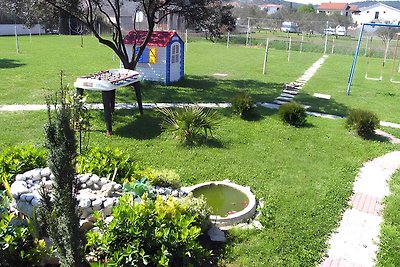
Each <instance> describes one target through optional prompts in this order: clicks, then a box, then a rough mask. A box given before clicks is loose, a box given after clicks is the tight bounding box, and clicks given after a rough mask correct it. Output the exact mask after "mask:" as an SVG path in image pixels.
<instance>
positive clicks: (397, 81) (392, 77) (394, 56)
mask: <svg viewBox="0 0 400 267" xmlns="http://www.w3.org/2000/svg"><path fill="white" fill-rule="evenodd" d="M399 37H400V36H399V34H397V41H396V48H395V50H394V54H393V64H392V71H391V73H390V82H391V83H400V81H399V80H395V79H394V67H395V66H396V59H397V49H398V47H399Z"/></svg>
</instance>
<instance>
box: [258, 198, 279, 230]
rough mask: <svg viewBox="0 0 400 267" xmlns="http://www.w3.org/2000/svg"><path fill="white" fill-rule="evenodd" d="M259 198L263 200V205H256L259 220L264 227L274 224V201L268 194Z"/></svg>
mask: <svg viewBox="0 0 400 267" xmlns="http://www.w3.org/2000/svg"><path fill="white" fill-rule="evenodd" d="M261 200H262V201H263V206H259V207H258V211H259V212H260V218H259V221H260V223H261V224H262V225H263V226H264V227H266V228H270V227H273V226H274V225H275V214H276V201H275V200H274V199H273V198H272V197H271V196H269V195H268V196H267V197H266V198H264V199H261Z"/></svg>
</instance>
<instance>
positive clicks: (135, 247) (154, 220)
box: [87, 194, 210, 266]
mask: <svg viewBox="0 0 400 267" xmlns="http://www.w3.org/2000/svg"><path fill="white" fill-rule="evenodd" d="M112 216H113V220H112V221H111V222H110V223H109V224H105V222H104V220H103V219H102V218H101V215H100V213H96V214H95V217H96V219H97V222H96V227H97V230H92V231H89V232H88V233H87V241H88V243H87V248H88V249H89V251H90V253H91V254H93V255H95V256H96V257H97V258H98V260H102V261H106V262H107V263H112V264H115V265H116V266H201V265H202V262H203V261H204V259H206V258H207V257H208V256H209V255H210V253H209V252H208V251H206V250H205V249H204V248H203V247H202V246H201V245H200V243H199V241H198V237H199V236H200V235H201V229H200V227H198V226H197V223H196V221H197V218H196V217H197V216H196V215H192V214H191V213H190V212H188V208H187V207H186V206H185V205H179V204H178V202H176V201H175V200H173V199H172V198H169V199H168V201H164V200H162V198H161V197H159V196H158V197H157V199H156V200H154V201H153V200H149V199H147V198H146V197H145V196H144V197H143V198H142V201H141V202H139V203H137V202H135V201H134V196H133V195H131V194H125V195H123V196H122V197H120V198H119V203H118V205H117V206H115V207H114V208H113V210H112Z"/></svg>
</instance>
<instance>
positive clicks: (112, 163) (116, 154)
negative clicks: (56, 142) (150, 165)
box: [76, 147, 139, 182]
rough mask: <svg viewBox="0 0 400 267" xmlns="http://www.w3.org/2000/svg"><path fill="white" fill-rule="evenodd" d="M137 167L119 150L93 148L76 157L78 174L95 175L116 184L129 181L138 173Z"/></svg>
mask: <svg viewBox="0 0 400 267" xmlns="http://www.w3.org/2000/svg"><path fill="white" fill-rule="evenodd" d="M138 169H139V168H138V165H137V164H136V163H135V162H134V161H133V160H132V159H131V158H130V156H129V155H128V154H127V153H125V152H124V151H122V150H121V149H119V148H114V149H112V148H110V147H104V148H99V147H93V148H91V149H89V151H87V153H85V154H81V155H79V156H78V157H77V164H76V171H77V172H78V173H95V174H97V175H99V176H103V177H107V178H115V180H116V181H117V182H120V181H123V180H125V179H129V178H130V177H131V176H133V175H134V173H135V172H136V171H138Z"/></svg>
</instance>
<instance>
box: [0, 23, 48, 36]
mask: <svg viewBox="0 0 400 267" xmlns="http://www.w3.org/2000/svg"><path fill="white" fill-rule="evenodd" d="M31 33H32V34H39V33H41V34H44V29H43V28H41V27H40V25H39V24H36V25H35V26H33V27H32V28H31ZM14 34H15V25H14V24H0V36H4V35H14ZM17 34H18V35H27V34H29V29H28V28H26V27H25V25H23V24H17Z"/></svg>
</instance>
